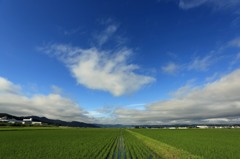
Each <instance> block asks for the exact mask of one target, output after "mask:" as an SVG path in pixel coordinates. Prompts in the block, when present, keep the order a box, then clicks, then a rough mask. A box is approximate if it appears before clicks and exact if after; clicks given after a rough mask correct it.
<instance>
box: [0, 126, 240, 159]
mask: <svg viewBox="0 0 240 159" xmlns="http://www.w3.org/2000/svg"><path fill="white" fill-rule="evenodd" d="M239 141H240V130H237V129H221V130H217V129H209V130H197V129H189V130H163V129H128V130H127V129H90V128H81V129H80V128H1V129H0V159H2V158H4V159H95V158H96V159H135V158H138V159H158V158H170V159H177V158H191V159H193V158H207V159H208V158H210V159H211V158H219V159H221V158H222V159H226V158H233V159H234V158H236V159H237V158H239V156H240V152H239V151H238V150H239Z"/></svg>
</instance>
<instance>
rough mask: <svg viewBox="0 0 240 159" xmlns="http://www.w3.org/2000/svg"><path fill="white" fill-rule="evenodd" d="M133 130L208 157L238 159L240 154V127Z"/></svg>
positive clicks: (209, 158) (212, 158)
mask: <svg viewBox="0 0 240 159" xmlns="http://www.w3.org/2000/svg"><path fill="white" fill-rule="evenodd" d="M133 131H134V132H137V133H140V134H142V135H144V136H148V137H150V138H152V139H155V140H158V141H160V142H163V143H166V144H168V145H171V146H173V147H176V148H178V149H182V150H184V151H188V152H190V153H192V154H195V155H198V156H202V157H203V158H207V159H238V158H239V156H240V151H239V146H240V143H239V142H240V129H203V130H202V129H187V130H165V129H134V130H133Z"/></svg>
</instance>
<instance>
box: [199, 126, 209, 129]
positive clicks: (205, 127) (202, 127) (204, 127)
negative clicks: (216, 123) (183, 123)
mask: <svg viewBox="0 0 240 159" xmlns="http://www.w3.org/2000/svg"><path fill="white" fill-rule="evenodd" d="M197 128H200V129H207V128H208V126H206V125H198V126H197Z"/></svg>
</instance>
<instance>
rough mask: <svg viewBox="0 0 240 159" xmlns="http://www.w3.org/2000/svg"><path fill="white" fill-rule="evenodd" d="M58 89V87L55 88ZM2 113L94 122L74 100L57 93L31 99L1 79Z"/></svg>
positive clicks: (0, 104) (10, 83)
mask: <svg viewBox="0 0 240 159" xmlns="http://www.w3.org/2000/svg"><path fill="white" fill-rule="evenodd" d="M54 88H55V89H56V86H54ZM0 112H2V113H9V114H13V115H19V116H25V115H26V116H28V115H38V116H44V117H48V118H51V119H60V120H66V121H83V122H92V119H91V118H89V117H88V116H87V114H88V113H87V112H86V111H84V110H83V109H81V108H80V107H79V105H78V104H77V103H75V102H73V101H72V100H70V99H68V98H66V97H63V96H61V95H60V94H57V93H50V94H48V95H42V94H36V95H33V96H31V97H28V96H26V95H24V93H22V92H21V87H20V86H19V85H16V84H14V83H12V82H11V81H9V80H7V79H6V78H4V77H0Z"/></svg>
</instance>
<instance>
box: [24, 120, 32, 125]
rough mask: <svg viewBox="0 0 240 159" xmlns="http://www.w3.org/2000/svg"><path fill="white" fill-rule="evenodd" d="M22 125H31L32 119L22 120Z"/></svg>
mask: <svg viewBox="0 0 240 159" xmlns="http://www.w3.org/2000/svg"><path fill="white" fill-rule="evenodd" d="M22 124H25V125H31V124H32V118H29V119H23V122H22Z"/></svg>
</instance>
